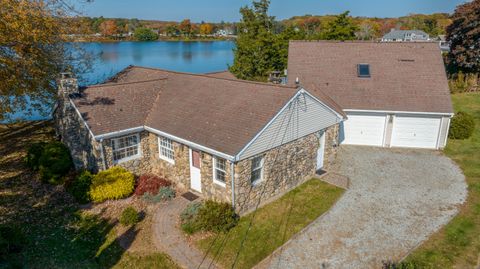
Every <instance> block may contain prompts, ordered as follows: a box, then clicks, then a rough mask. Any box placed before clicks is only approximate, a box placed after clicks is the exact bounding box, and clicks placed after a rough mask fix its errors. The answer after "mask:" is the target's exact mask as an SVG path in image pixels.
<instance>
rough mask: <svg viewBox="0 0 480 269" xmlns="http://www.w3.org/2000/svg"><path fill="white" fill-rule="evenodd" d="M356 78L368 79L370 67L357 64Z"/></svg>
mask: <svg viewBox="0 0 480 269" xmlns="http://www.w3.org/2000/svg"><path fill="white" fill-rule="evenodd" d="M357 71H358V77H361V78H369V77H370V65H369V64H358V65H357Z"/></svg>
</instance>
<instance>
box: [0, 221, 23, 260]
mask: <svg viewBox="0 0 480 269" xmlns="http://www.w3.org/2000/svg"><path fill="white" fill-rule="evenodd" d="M24 245H25V236H24V235H23V233H22V232H21V230H20V229H19V228H18V227H13V226H7V225H2V226H0V260H5V259H7V256H8V255H10V254H13V253H19V252H21V251H22V249H23V246H24Z"/></svg>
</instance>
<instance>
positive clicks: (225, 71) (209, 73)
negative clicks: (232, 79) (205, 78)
mask: <svg viewBox="0 0 480 269" xmlns="http://www.w3.org/2000/svg"><path fill="white" fill-rule="evenodd" d="M220 73H232V72H230V71H228V69H226V70H223V71H215V72H208V73H204V74H205V75H213V74H220ZM232 75H233V74H232Z"/></svg>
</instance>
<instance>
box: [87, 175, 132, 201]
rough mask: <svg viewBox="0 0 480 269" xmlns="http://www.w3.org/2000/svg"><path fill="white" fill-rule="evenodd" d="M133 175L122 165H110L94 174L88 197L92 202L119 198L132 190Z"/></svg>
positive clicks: (127, 194)
mask: <svg viewBox="0 0 480 269" xmlns="http://www.w3.org/2000/svg"><path fill="white" fill-rule="evenodd" d="M134 185H135V177H134V175H133V174H132V173H130V172H129V171H127V170H126V169H125V168H122V167H118V166H115V167H112V168H110V169H108V170H105V171H102V172H100V173H98V174H97V175H95V176H94V177H93V179H92V185H91V186H90V198H91V199H92V201H94V202H97V203H99V202H103V201H105V200H110V199H121V198H125V197H127V196H129V195H130V194H131V193H132V192H133V188H134Z"/></svg>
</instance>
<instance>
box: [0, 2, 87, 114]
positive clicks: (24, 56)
mask: <svg viewBox="0 0 480 269" xmlns="http://www.w3.org/2000/svg"><path fill="white" fill-rule="evenodd" d="M0 6H1V8H0V67H1V68H0V81H1V83H0V120H4V119H9V118H10V117H11V114H12V113H15V112H19V111H22V112H23V113H25V114H26V115H28V114H31V113H32V112H33V111H39V112H40V113H41V114H44V115H46V114H47V113H48V112H49V111H50V110H51V105H52V104H53V102H54V100H55V98H56V96H57V95H56V92H57V90H56V85H55V79H56V78H58V75H59V73H60V72H62V71H66V70H71V71H79V69H83V67H86V66H87V60H86V59H87V58H86V57H85V55H84V54H82V53H81V51H79V50H75V52H73V51H74V49H73V48H72V46H75V44H72V43H68V44H67V43H66V41H69V39H68V35H69V34H71V33H79V29H80V28H79V26H78V25H77V22H81V20H74V19H72V18H73V16H74V15H75V14H76V13H73V12H72V8H71V6H69V5H68V6H66V5H65V2H64V1H56V0H38V1H29V0H0Z"/></svg>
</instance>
